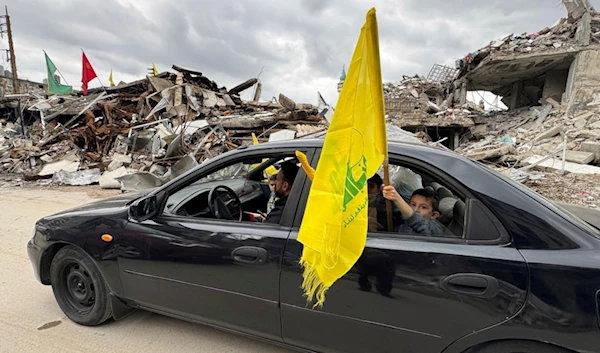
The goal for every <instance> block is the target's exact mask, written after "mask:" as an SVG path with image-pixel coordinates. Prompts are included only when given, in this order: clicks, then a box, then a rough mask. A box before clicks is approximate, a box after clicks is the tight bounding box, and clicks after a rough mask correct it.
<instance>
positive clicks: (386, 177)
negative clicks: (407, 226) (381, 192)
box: [383, 156, 394, 232]
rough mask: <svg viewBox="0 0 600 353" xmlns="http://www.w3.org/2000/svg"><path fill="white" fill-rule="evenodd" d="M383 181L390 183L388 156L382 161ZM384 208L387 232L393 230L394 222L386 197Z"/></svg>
mask: <svg viewBox="0 0 600 353" xmlns="http://www.w3.org/2000/svg"><path fill="white" fill-rule="evenodd" d="M383 179H384V180H383V182H384V184H385V185H391V184H390V160H389V159H388V157H387V156H386V157H385V161H383ZM385 210H386V213H387V227H388V232H392V231H393V227H394V223H393V222H392V201H390V200H388V199H386V200H385Z"/></svg>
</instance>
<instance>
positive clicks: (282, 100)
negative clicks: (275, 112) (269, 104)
mask: <svg viewBox="0 0 600 353" xmlns="http://www.w3.org/2000/svg"><path fill="white" fill-rule="evenodd" d="M279 104H281V106H282V107H284V108H285V109H287V110H289V111H293V110H295V109H296V102H294V101H293V100H292V99H291V98H288V97H287V96H285V95H284V94H283V93H279Z"/></svg>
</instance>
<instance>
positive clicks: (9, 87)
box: [0, 76, 47, 95]
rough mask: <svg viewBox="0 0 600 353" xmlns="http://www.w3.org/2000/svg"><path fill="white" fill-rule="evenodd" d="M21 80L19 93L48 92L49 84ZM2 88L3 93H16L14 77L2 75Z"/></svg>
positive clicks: (0, 83)
mask: <svg viewBox="0 0 600 353" xmlns="http://www.w3.org/2000/svg"><path fill="white" fill-rule="evenodd" d="M18 80H19V92H18V93H27V92H46V91H47V85H45V84H43V83H39V82H32V81H28V80H21V79H18ZM0 89H1V90H2V95H6V94H13V93H15V91H14V87H13V79H12V77H5V76H0Z"/></svg>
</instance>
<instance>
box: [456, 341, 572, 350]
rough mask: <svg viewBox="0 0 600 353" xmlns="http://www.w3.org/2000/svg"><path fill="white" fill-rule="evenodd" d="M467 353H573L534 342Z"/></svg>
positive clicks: (490, 346) (504, 343) (506, 343)
mask: <svg viewBox="0 0 600 353" xmlns="http://www.w3.org/2000/svg"><path fill="white" fill-rule="evenodd" d="M467 353H571V351H569V350H566V349H563V348H560V347H557V346H552V345H549V344H545V343H538V342H533V341H519V340H514V341H501V342H493V343H489V344H486V345H484V346H483V347H478V348H472V349H470V350H468V351H467Z"/></svg>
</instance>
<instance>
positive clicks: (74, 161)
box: [38, 155, 79, 176]
mask: <svg viewBox="0 0 600 353" xmlns="http://www.w3.org/2000/svg"><path fill="white" fill-rule="evenodd" d="M77 169H79V158H77V156H75V155H69V156H66V157H65V158H63V159H62V160H60V161H56V162H52V163H48V164H46V165H45V166H44V167H43V168H42V170H41V171H40V172H39V173H38V175H39V176H49V175H54V173H56V172H58V171H59V170H64V171H65V172H75V171H77Z"/></svg>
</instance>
